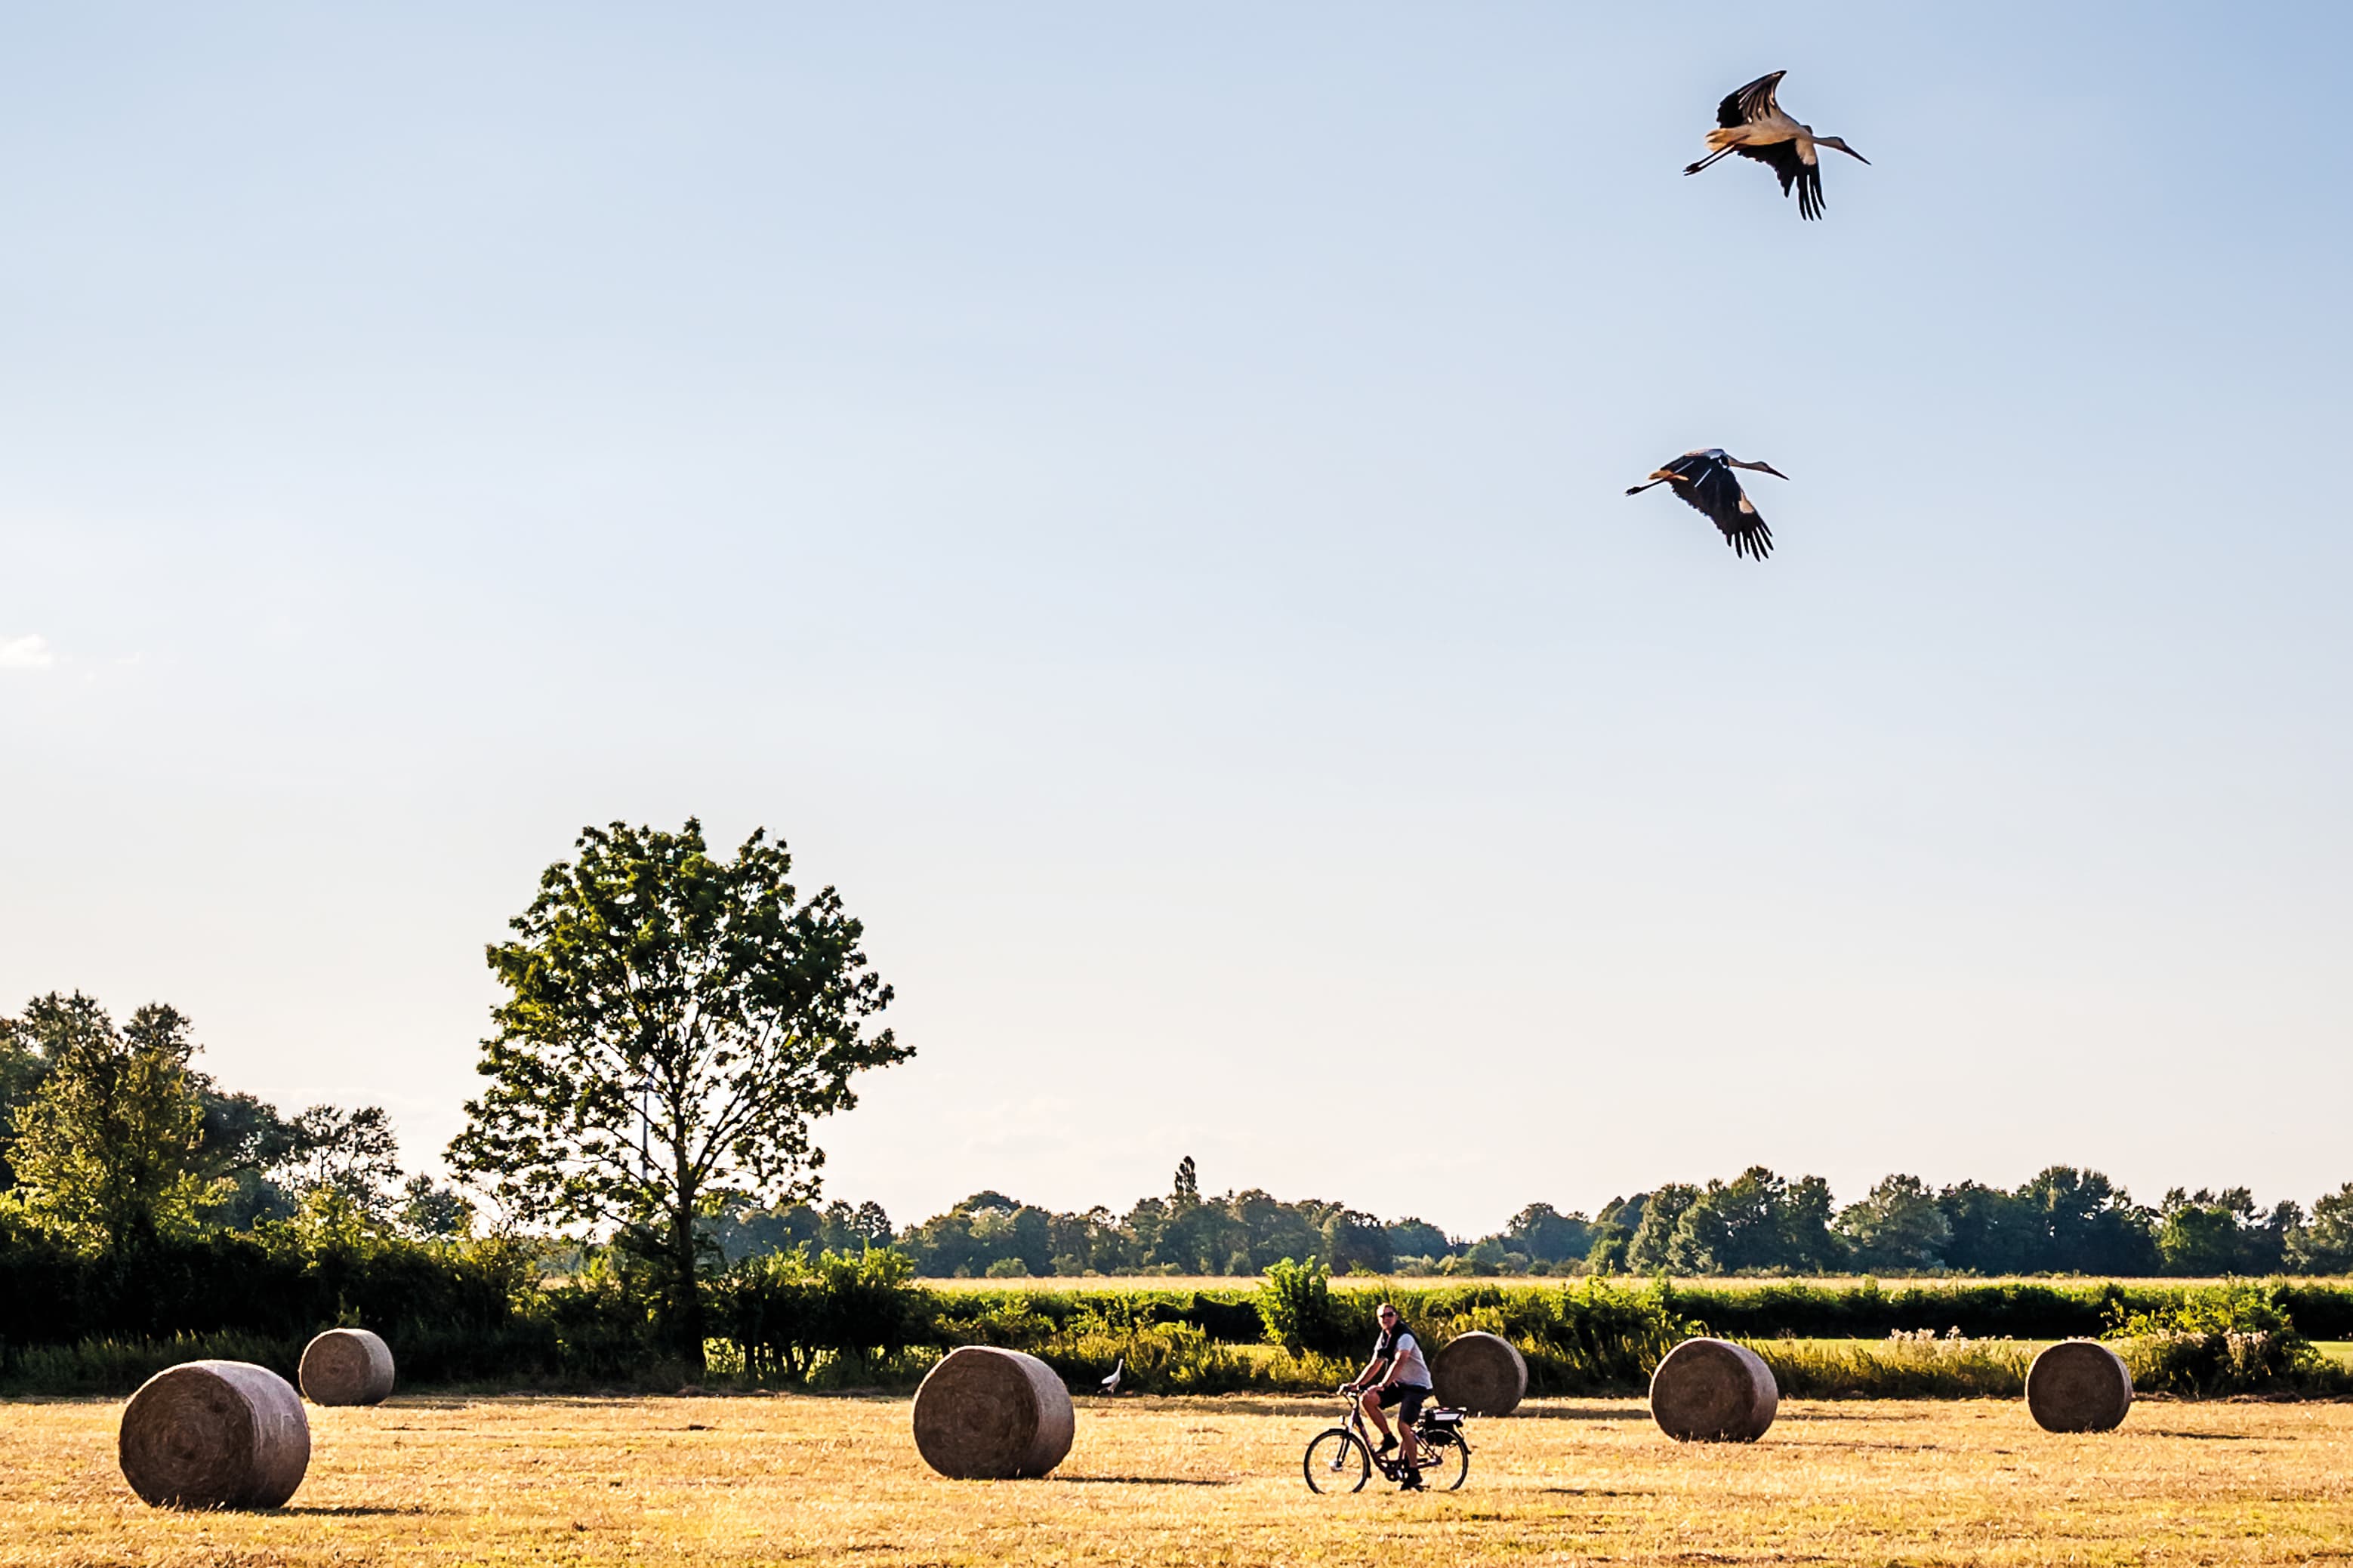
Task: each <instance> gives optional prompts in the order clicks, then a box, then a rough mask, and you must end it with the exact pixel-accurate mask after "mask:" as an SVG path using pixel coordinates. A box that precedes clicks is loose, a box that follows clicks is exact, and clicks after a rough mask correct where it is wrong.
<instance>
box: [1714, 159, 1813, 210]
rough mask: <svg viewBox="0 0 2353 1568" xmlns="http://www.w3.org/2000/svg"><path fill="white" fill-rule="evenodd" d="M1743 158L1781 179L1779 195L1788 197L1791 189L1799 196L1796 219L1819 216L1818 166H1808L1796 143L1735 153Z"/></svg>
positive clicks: (1810, 164) (1811, 164)
mask: <svg viewBox="0 0 2353 1568" xmlns="http://www.w3.org/2000/svg"><path fill="white" fill-rule="evenodd" d="M1734 151H1736V152H1737V153H1739V154H1740V155H1741V156H1742V157H1744V158H1754V159H1756V160H1757V162H1758V163H1763V164H1765V165H1766V166H1767V167H1768V168H1770V169H1771V170H1772V171H1773V173H1774V174H1778V175H1779V176H1780V179H1781V194H1782V195H1785V196H1786V195H1788V194H1789V192H1790V190H1791V189H1792V188H1793V187H1794V188H1795V189H1796V191H1797V193H1798V216H1799V217H1820V216H1822V171H1821V168H1820V165H1819V164H1816V163H1807V162H1806V160H1805V159H1804V158H1803V157H1801V156H1799V153H1798V144H1797V143H1796V142H1767V143H1766V144H1765V145H1764V146H1762V147H1739V148H1736V149H1734Z"/></svg>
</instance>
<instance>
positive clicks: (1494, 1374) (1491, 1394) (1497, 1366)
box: [1430, 1331, 1528, 1415]
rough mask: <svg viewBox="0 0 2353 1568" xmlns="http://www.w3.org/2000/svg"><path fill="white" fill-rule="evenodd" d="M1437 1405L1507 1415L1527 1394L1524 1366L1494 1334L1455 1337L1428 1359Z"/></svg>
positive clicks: (1520, 1357)
mask: <svg viewBox="0 0 2353 1568" xmlns="http://www.w3.org/2000/svg"><path fill="white" fill-rule="evenodd" d="M1430 1382H1431V1384H1433V1385H1434V1387H1435V1389H1436V1392H1437V1394H1438V1403H1440V1405H1454V1406H1456V1407H1457V1408H1459V1409H1462V1410H1468V1411H1469V1412H1470V1413H1471V1414H1472V1415H1510V1414H1511V1413H1512V1412H1513V1411H1514V1410H1515V1409H1517V1408H1518V1407H1519V1403H1520V1401H1521V1400H1523V1399H1525V1398H1526V1397H1527V1394H1528V1363H1527V1359H1526V1358H1525V1356H1523V1355H1521V1354H1520V1352H1519V1351H1518V1350H1517V1349H1516V1348H1514V1346H1513V1344H1512V1342H1511V1341H1509V1340H1507V1339H1504V1338H1503V1337H1501V1336H1500V1335H1496V1334H1488V1333H1480V1332H1476V1331H1473V1332H1472V1333H1467V1334H1457V1335H1455V1336H1454V1337H1453V1338H1452V1339H1451V1340H1449V1341H1447V1342H1446V1343H1445V1344H1444V1345H1442V1346H1440V1348H1439V1352H1438V1353H1437V1354H1436V1355H1433V1356H1431V1357H1430Z"/></svg>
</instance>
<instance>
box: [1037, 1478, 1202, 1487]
mask: <svg viewBox="0 0 2353 1568" xmlns="http://www.w3.org/2000/svg"><path fill="white" fill-rule="evenodd" d="M1054 1479H1056V1480H1058V1481H1068V1482H1070V1483H1071V1485H1072V1486H1082V1487H1229V1486H1232V1485H1233V1484H1234V1483H1233V1482H1231V1481H1221V1480H1216V1479H1212V1478H1210V1477H1208V1476H1056V1477H1055V1478H1054Z"/></svg>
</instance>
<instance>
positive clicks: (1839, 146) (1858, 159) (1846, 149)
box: [1831, 142, 1871, 163]
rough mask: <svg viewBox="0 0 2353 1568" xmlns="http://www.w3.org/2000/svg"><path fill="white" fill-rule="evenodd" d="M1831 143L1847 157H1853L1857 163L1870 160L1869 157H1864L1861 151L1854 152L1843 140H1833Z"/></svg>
mask: <svg viewBox="0 0 2353 1568" xmlns="http://www.w3.org/2000/svg"><path fill="white" fill-rule="evenodd" d="M1831 146H1833V147H1836V148H1837V149H1838V150H1839V151H1840V152H1841V153H1845V154H1846V155H1847V156H1848V157H1850V158H1852V159H1853V160H1854V161H1855V162H1856V163H1870V162H1871V160H1870V159H1868V158H1866V157H1864V156H1863V155H1862V153H1858V152H1856V151H1855V150H1854V149H1853V148H1852V147H1850V146H1848V145H1847V144H1846V143H1845V142H1831Z"/></svg>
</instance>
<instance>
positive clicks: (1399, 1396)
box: [1380, 1383, 1430, 1425]
mask: <svg viewBox="0 0 2353 1568" xmlns="http://www.w3.org/2000/svg"><path fill="white" fill-rule="evenodd" d="M1380 1393H1381V1408H1382V1409H1384V1410H1395V1411H1396V1412H1397V1413H1398V1420H1400V1421H1403V1422H1406V1423H1408V1424H1409V1425H1410V1424H1411V1423H1412V1421H1413V1420H1414V1418H1415V1417H1416V1416H1418V1415H1420V1414H1421V1402H1422V1401H1423V1400H1425V1399H1427V1398H1429V1397H1430V1384H1426V1383H1385V1384H1382V1385H1381V1390H1380Z"/></svg>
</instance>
